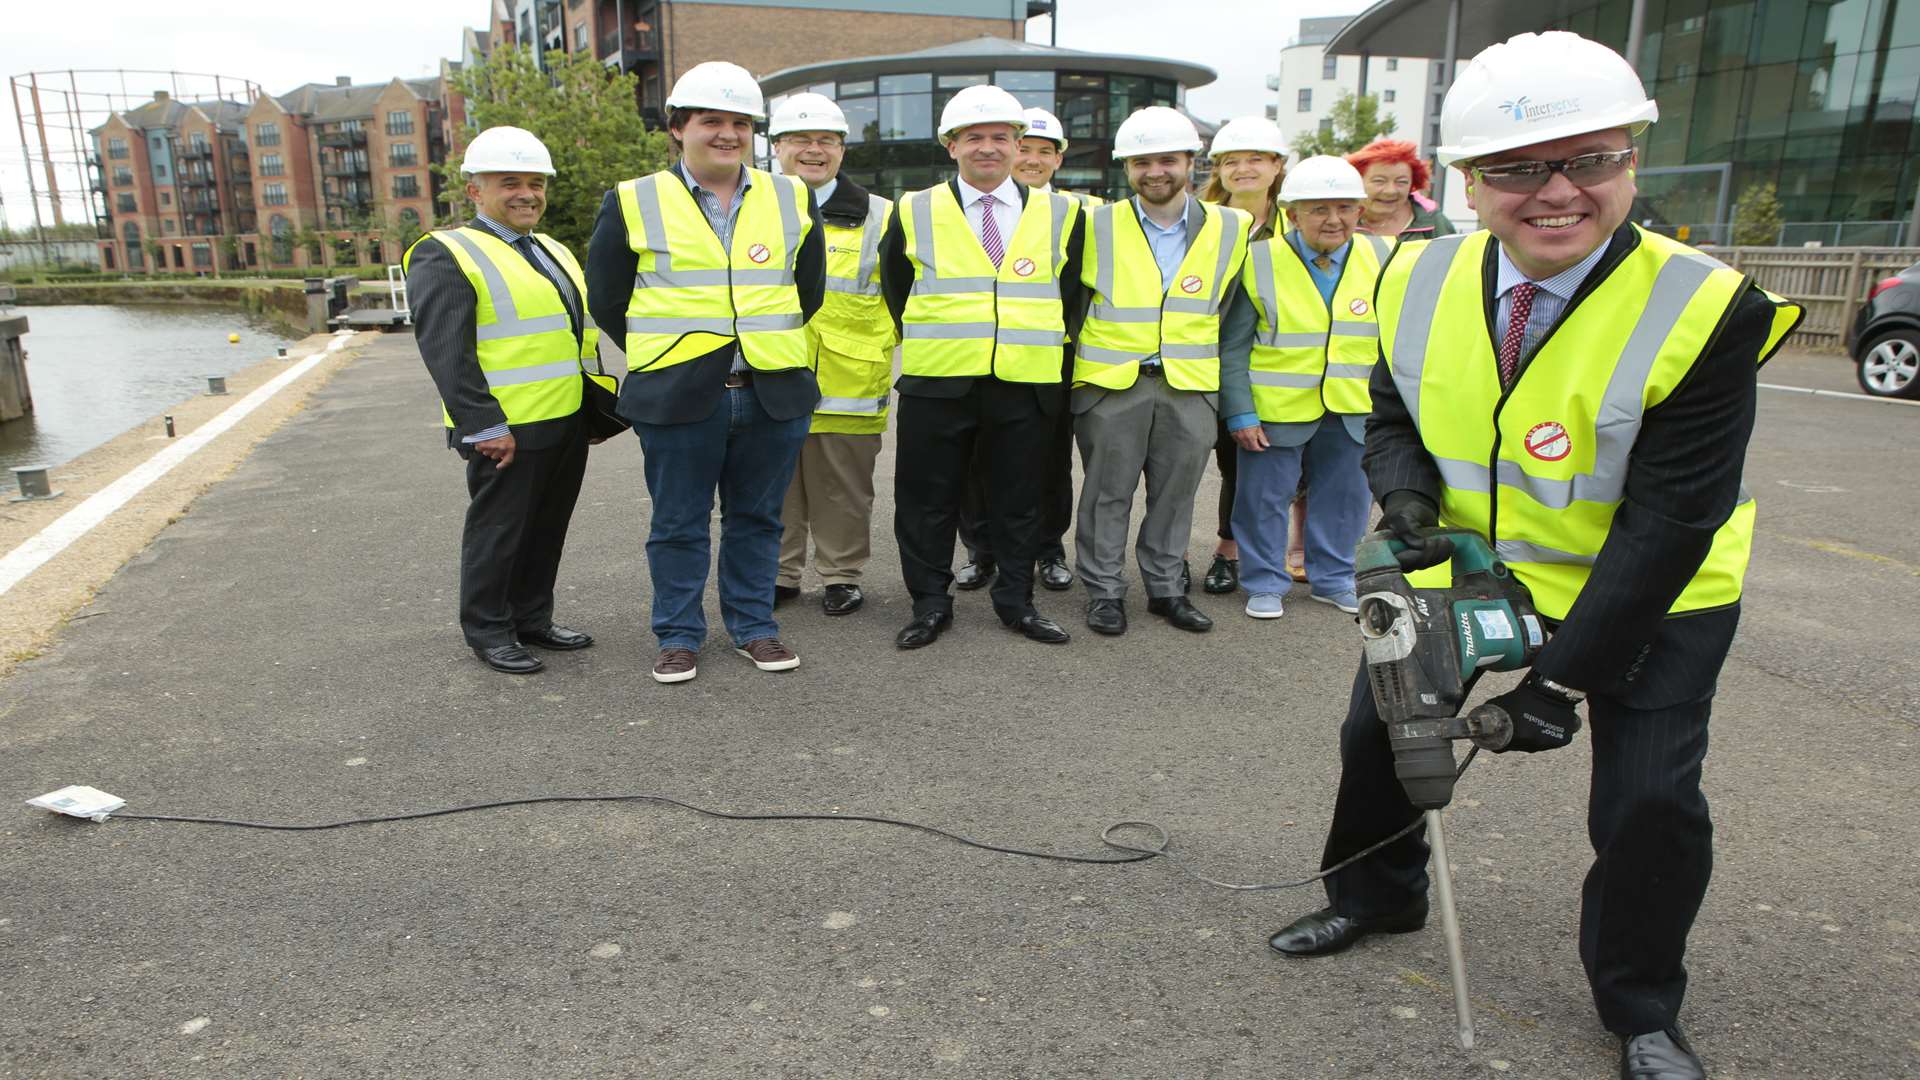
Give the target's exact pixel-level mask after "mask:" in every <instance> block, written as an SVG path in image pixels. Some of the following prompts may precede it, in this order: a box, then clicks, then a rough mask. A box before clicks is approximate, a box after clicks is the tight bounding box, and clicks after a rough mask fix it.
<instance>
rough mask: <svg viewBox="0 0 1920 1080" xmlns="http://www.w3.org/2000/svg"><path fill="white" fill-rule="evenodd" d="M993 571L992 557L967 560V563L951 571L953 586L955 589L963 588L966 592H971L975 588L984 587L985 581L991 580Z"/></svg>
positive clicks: (985, 585)
mask: <svg viewBox="0 0 1920 1080" xmlns="http://www.w3.org/2000/svg"><path fill="white" fill-rule="evenodd" d="M993 571H994V565H993V560H992V559H981V560H979V561H978V562H969V563H967V565H965V566H963V567H961V568H960V569H958V570H955V571H954V572H953V587H954V588H956V589H965V590H966V591H968V592H972V591H973V590H975V589H984V588H986V587H987V582H989V581H992V580H993Z"/></svg>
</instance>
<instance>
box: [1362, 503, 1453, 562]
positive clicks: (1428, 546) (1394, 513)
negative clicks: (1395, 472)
mask: <svg viewBox="0 0 1920 1080" xmlns="http://www.w3.org/2000/svg"><path fill="white" fill-rule="evenodd" d="M1380 511H1381V516H1380V528H1382V529H1384V530H1386V531H1387V532H1390V533H1392V534H1393V538H1394V539H1395V540H1398V541H1400V543H1401V544H1403V545H1405V546H1404V547H1403V548H1402V549H1401V550H1399V551H1396V552H1394V553H1393V556H1394V558H1396V559H1398V560H1400V569H1401V570H1402V571H1405V572H1411V571H1414V570H1424V569H1426V568H1427V567H1429V566H1439V565H1440V564H1441V563H1443V562H1446V561H1447V560H1448V559H1451V558H1453V541H1452V540H1451V539H1449V538H1447V537H1445V536H1422V535H1420V530H1421V529H1431V528H1433V527H1434V526H1436V525H1438V524H1440V508H1439V507H1437V506H1435V505H1434V504H1433V500H1431V499H1429V498H1427V497H1426V496H1425V495H1422V494H1420V493H1419V492H1417V491H1413V490H1410V489H1407V488H1401V489H1400V490H1399V491H1389V492H1387V497H1386V499H1384V500H1383V501H1382V502H1381V503H1380Z"/></svg>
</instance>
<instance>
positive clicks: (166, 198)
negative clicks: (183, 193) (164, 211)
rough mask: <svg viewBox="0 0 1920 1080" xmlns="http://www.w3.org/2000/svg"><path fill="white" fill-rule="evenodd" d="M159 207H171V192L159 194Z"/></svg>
mask: <svg viewBox="0 0 1920 1080" xmlns="http://www.w3.org/2000/svg"><path fill="white" fill-rule="evenodd" d="M160 205H161V206H172V205H173V192H171V191H163V192H161V193H160Z"/></svg>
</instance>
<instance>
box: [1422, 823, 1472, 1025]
mask: <svg viewBox="0 0 1920 1080" xmlns="http://www.w3.org/2000/svg"><path fill="white" fill-rule="evenodd" d="M1427 843H1428V845H1429V846H1431V847H1432V849H1433V880H1434V883H1435V885H1437V886H1438V887H1439V894H1440V933H1441V936H1443V937H1445V938H1446V941H1447V974H1448V975H1449V976H1451V977H1452V979H1453V1019H1454V1023H1455V1024H1456V1025H1458V1028H1459V1031H1458V1035H1459V1038H1460V1049H1462V1050H1471V1049H1473V1006H1472V1004H1470V1003H1469V1002H1468V1001H1467V957H1466V954H1465V953H1464V952H1463V951H1462V950H1461V946H1460V916H1459V913H1458V912H1456V911H1455V910H1454V907H1453V864H1452V863H1451V862H1450V861H1449V860H1448V859H1447V834H1446V831H1445V830H1444V829H1442V828H1441V826H1440V811H1438V810H1429V811H1427Z"/></svg>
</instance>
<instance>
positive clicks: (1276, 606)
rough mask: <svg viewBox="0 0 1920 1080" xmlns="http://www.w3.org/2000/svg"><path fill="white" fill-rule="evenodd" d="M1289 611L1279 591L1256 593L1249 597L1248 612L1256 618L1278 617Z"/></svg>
mask: <svg viewBox="0 0 1920 1080" xmlns="http://www.w3.org/2000/svg"><path fill="white" fill-rule="evenodd" d="M1286 613H1287V610H1286V607H1285V605H1283V604H1282V603H1281V602H1280V594H1279V593H1277V592H1263V593H1254V594H1253V595H1252V596H1249V597H1247V614H1248V615H1249V616H1251V617H1252V618H1255V619H1277V618H1279V617H1280V616H1282V615H1285V614H1286Z"/></svg>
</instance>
